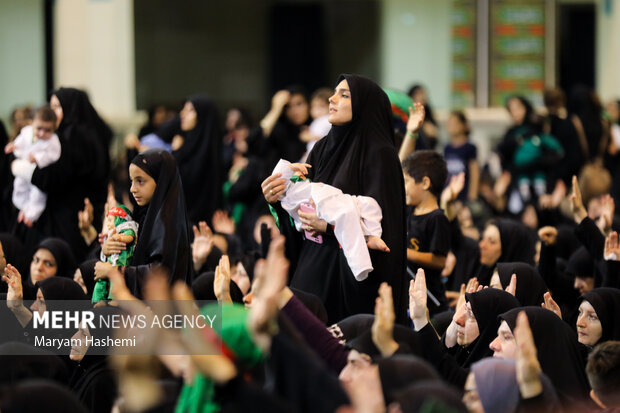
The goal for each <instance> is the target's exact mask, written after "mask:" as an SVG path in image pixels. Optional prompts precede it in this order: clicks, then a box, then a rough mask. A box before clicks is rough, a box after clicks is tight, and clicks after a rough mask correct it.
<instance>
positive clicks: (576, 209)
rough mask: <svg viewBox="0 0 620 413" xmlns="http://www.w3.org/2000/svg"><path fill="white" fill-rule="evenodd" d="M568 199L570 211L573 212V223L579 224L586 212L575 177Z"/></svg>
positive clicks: (574, 177) (586, 214)
mask: <svg viewBox="0 0 620 413" xmlns="http://www.w3.org/2000/svg"><path fill="white" fill-rule="evenodd" d="M569 199H570V201H571V209H572V211H573V216H574V218H575V222H577V223H580V222H581V221H583V219H584V218H585V217H587V216H588V211H586V207H585V206H583V199H582V198H581V189H580V188H579V181H577V177H576V176H575V175H573V188H572V191H571V194H570V197H569Z"/></svg>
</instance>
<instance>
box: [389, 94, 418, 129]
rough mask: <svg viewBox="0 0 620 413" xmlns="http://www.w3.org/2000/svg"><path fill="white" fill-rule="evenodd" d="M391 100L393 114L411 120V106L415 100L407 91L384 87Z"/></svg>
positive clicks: (404, 119)
mask: <svg viewBox="0 0 620 413" xmlns="http://www.w3.org/2000/svg"><path fill="white" fill-rule="evenodd" d="M383 91H384V92H385V94H386V95H387V96H388V99H389V100H390V104H391V106H392V115H393V116H394V117H395V118H398V119H400V120H402V121H403V122H405V123H407V121H408V120H409V107H410V106H413V101H412V100H411V98H410V97H409V95H407V94H406V93H403V92H400V91H398V90H392V89H383Z"/></svg>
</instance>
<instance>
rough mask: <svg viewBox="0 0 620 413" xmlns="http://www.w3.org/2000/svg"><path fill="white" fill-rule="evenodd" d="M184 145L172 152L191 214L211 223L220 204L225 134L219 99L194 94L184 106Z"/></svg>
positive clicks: (197, 219) (193, 219)
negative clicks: (223, 134)
mask: <svg viewBox="0 0 620 413" xmlns="http://www.w3.org/2000/svg"><path fill="white" fill-rule="evenodd" d="M181 130H182V131H184V132H185V140H184V142H183V145H182V146H181V147H180V148H179V149H178V150H175V151H173V152H172V154H173V155H174V157H175V159H176V161H177V166H178V168H179V173H180V175H181V181H182V182H183V191H184V194H185V199H186V200H187V215H188V218H189V220H190V222H191V223H192V224H198V222H200V221H207V223H209V225H210V223H211V218H212V217H213V213H214V212H215V210H216V209H217V208H218V207H219V206H220V203H221V198H222V196H221V193H222V184H223V182H224V181H223V179H222V176H221V166H220V162H221V153H222V134H221V131H220V127H219V118H218V114H217V108H216V106H215V103H213V101H212V100H211V99H209V98H208V97H206V96H194V97H191V98H189V99H188V100H187V101H186V102H185V106H184V107H183V110H181Z"/></svg>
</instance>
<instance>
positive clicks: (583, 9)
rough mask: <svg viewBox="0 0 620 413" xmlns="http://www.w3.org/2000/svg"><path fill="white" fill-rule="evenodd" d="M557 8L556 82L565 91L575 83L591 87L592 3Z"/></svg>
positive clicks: (593, 27) (592, 76) (592, 62)
mask: <svg viewBox="0 0 620 413" xmlns="http://www.w3.org/2000/svg"><path fill="white" fill-rule="evenodd" d="M558 12H559V13H558V34H559V36H558V40H559V60H558V63H559V67H558V75H559V85H560V87H561V88H562V89H563V90H565V91H570V90H571V88H572V87H573V86H574V85H577V84H581V85H586V86H590V87H591V88H594V87H595V86H596V85H595V64H596V63H595V58H596V54H595V53H596V51H595V50H596V45H595V36H596V6H595V5H594V4H562V5H560V6H559V10H558Z"/></svg>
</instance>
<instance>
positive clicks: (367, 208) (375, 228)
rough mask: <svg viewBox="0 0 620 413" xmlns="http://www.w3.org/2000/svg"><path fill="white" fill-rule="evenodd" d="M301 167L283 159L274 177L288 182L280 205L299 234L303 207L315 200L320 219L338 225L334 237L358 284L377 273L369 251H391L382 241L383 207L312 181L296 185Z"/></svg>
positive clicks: (300, 182)
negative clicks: (300, 210)
mask: <svg viewBox="0 0 620 413" xmlns="http://www.w3.org/2000/svg"><path fill="white" fill-rule="evenodd" d="M297 165H298V164H291V163H290V162H288V161H286V160H284V159H280V162H278V164H277V165H276V167H275V169H274V170H273V172H272V174H276V173H281V174H282V178H284V179H286V191H285V193H284V195H283V196H282V198H281V199H280V203H281V205H282V208H284V210H285V211H287V212H288V213H289V215H290V216H291V218H293V221H294V222H295V227H296V228H297V230H298V231H301V230H302V222H301V220H300V218H299V207H300V206H301V204H302V203H306V202H310V201H311V200H312V201H314V204H315V206H316V214H317V217H319V218H320V219H323V220H325V221H327V223H328V224H331V225H333V226H334V235H335V236H336V239H337V240H338V242H339V243H340V246H341V247H342V250H343V252H344V255H345V258H346V259H347V263H348V264H349V268H351V272H352V273H353V275H354V276H355V279H356V280H357V281H363V280H365V279H366V278H367V277H368V273H370V272H371V271H372V270H373V267H372V262H371V260H370V254H369V252H368V248H371V249H376V250H380V251H385V252H389V248H388V247H387V245H386V244H385V242H384V241H383V240H382V239H381V234H382V229H381V219H382V218H383V215H382V212H381V207H380V206H379V204H378V203H377V201H375V200H374V199H373V198H371V197H368V196H353V195H349V194H345V193H343V192H342V191H341V190H340V189H338V188H335V187H333V186H330V185H326V184H323V183H320V182H310V181H309V180H304V181H299V182H296V183H294V182H292V181H291V177H292V176H293V175H295V174H296V173H297V174H298V173H299V168H298V167H297Z"/></svg>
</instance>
